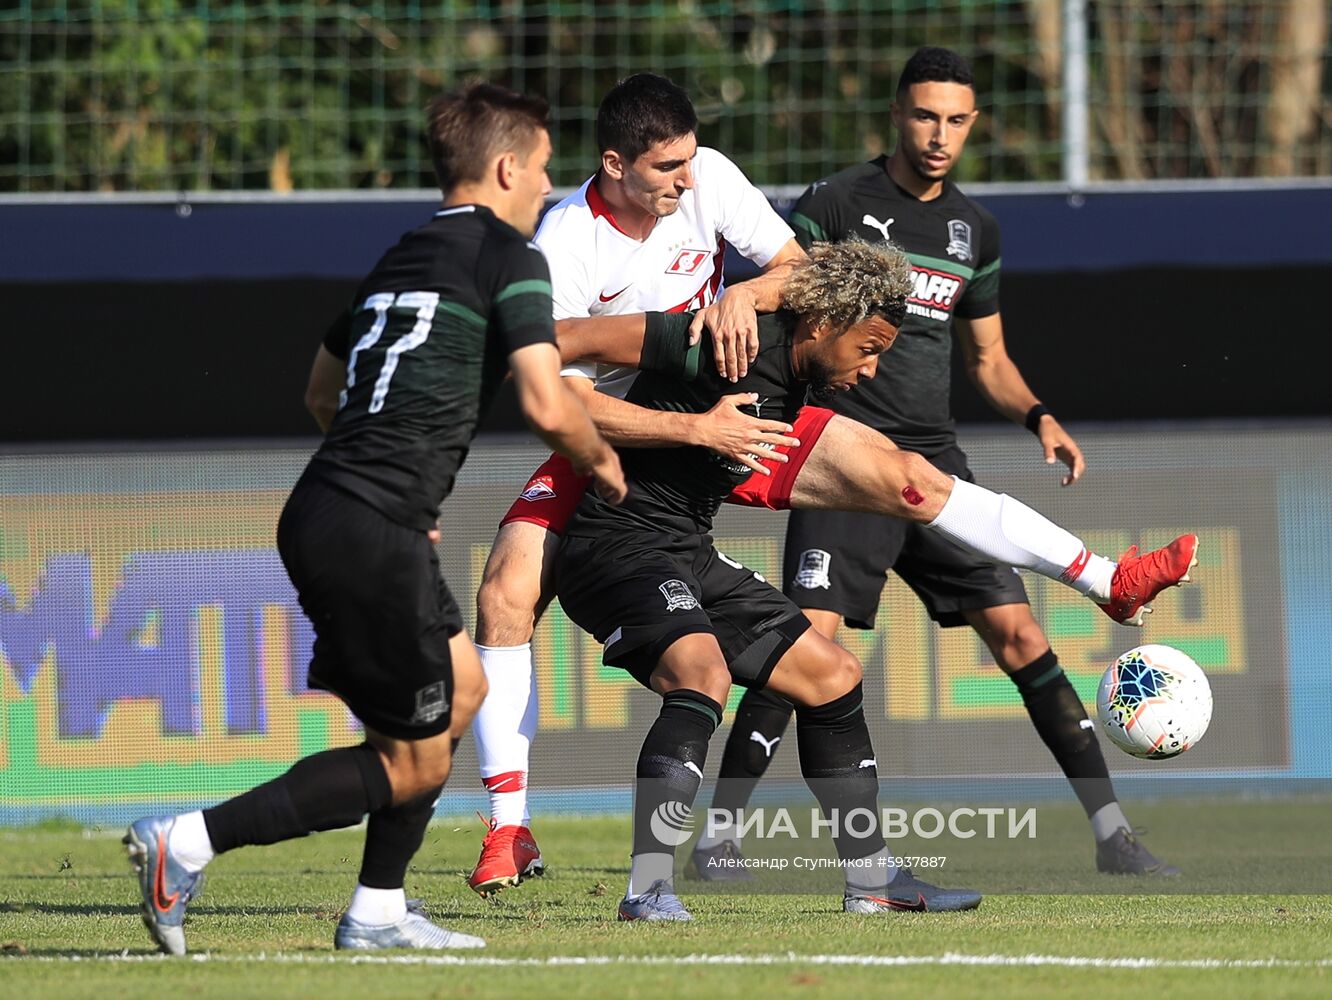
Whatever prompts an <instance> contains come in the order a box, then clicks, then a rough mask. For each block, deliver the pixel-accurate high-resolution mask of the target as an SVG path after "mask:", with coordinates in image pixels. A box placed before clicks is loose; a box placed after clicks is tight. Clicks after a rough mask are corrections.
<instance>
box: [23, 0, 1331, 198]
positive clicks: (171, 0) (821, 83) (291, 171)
mask: <svg viewBox="0 0 1332 1000" xmlns="http://www.w3.org/2000/svg"><path fill="white" fill-rule="evenodd" d="M11 2H12V0H11ZM1086 9H1087V11H1088V29H1089V35H1090V49H1091V60H1090V67H1089V68H1090V79H1091V90H1092V93H1091V125H1092V135H1091V138H1092V148H1091V164H1090V165H1091V173H1092V177H1093V178H1095V179H1107V178H1155V177H1166V178H1180V177H1248V176H1258V175H1267V176H1285V175H1311V174H1326V173H1332V116H1330V114H1329V110H1328V109H1329V105H1332V101H1329V96H1330V91H1332V79H1329V77H1330V74H1329V71H1328V66H1329V48H1328V20H1329V13H1328V2H1327V0H1266V2H1249V0H1199V2H1171V0H1105V2H1096V0H1089V2H1088V3H1087V4H1086ZM1061 11H1062V4H1061V2H1060V0H1007V2H1004V0H941V2H932V3H931V2H924V0H897V2H877V3H876V2H866V0H842V2H824V3H780V2H778V3H758V2H748V3H746V2H739V3H717V2H707V0H673V2H664V0H637V2H635V0H622V2H615V3H591V2H551V3H526V4H524V3H516V2H491V3H465V2H460V0H442V2H428V0H416V2H407V0H380V2H374V3H358V4H349V3H339V2H334V0H303V2H294V3H283V2H278V0H271V2H270V0H195V2H187V0H68V2H65V0H18V3H17V4H16V6H11V7H9V8H7V9H5V10H0V191H11V192H59V191H135V190H140V191H152V190H240V189H245V190H261V189H273V190H279V191H285V190H292V189H327V188H416V187H430V186H432V185H433V183H434V179H433V175H432V173H431V169H430V164H429V161H428V158H427V156H426V153H425V149H424V145H423V142H422V136H421V121H422V109H423V107H424V106H425V104H426V103H427V101H428V100H429V98H430V97H431V96H432V95H433V94H434V93H436V92H438V91H440V90H441V89H446V88H448V87H450V86H452V85H454V84H456V83H458V82H460V81H462V80H465V79H471V78H485V79H489V80H492V81H494V82H497V83H502V84H505V85H508V86H510V87H514V88H516V89H521V90H527V91H533V92H537V93H540V94H543V95H544V96H546V97H547V98H548V99H549V100H550V101H551V103H552V106H553V119H554V129H553V139H554V141H555V146H556V159H555V160H554V162H553V164H552V167H553V170H552V173H553V175H554V179H555V182H556V184H559V185H570V184H576V183H578V182H580V181H581V180H582V179H583V178H584V177H586V175H587V174H588V173H589V172H590V170H591V168H592V167H593V166H594V165H595V163H596V149H595V143H594V139H593V128H592V126H593V119H594V116H595V111H596V106H597V102H598V101H599V99H600V97H601V95H602V94H603V93H604V92H605V90H606V88H608V87H609V86H610V85H611V84H613V83H614V82H615V81H616V80H617V79H618V78H620V77H621V76H624V75H626V74H628V73H630V72H634V71H637V70H645V69H650V70H654V71H656V72H662V73H665V74H667V75H669V76H671V77H673V78H674V79H676V80H677V81H678V82H680V83H682V84H683V85H685V86H686V87H687V88H688V89H689V90H690V92H691V94H692V95H693V96H694V98H695V101H696V103H697V104H698V106H699V110H700V113H701V115H702V118H703V125H702V127H701V130H700V131H701V137H702V139H703V140H704V141H705V142H707V143H710V144H713V145H717V146H719V147H720V148H722V149H724V150H726V151H727V152H728V154H730V155H731V156H732V157H734V158H735V159H736V160H737V161H738V162H740V163H741V164H742V165H743V166H744V167H745V169H746V170H747V171H748V172H749V173H750V174H751V176H752V177H753V178H754V179H755V180H756V181H758V182H760V183H763V184H767V185H777V184H804V183H807V182H808V181H810V180H812V179H813V178H815V177H817V176H819V175H821V174H824V173H828V172H830V171H832V170H834V169H838V168H840V167H842V166H845V165H847V164H849V163H854V162H856V161H858V160H861V159H864V158H866V157H869V156H873V155H875V154H877V153H878V152H880V151H882V150H884V149H886V148H890V146H891V142H892V136H891V135H890V132H889V124H888V115H887V106H888V103H889V101H890V100H891V98H892V93H893V87H894V84H895V81H896V76H897V73H898V72H899V71H900V68H901V65H902V63H903V62H904V61H905V59H906V58H907V56H909V55H910V53H911V52H912V51H913V50H914V49H915V48H916V47H917V46H918V45H921V44H927V43H928V44H934V45H946V46H949V47H953V48H956V49H958V50H959V51H961V52H963V53H964V54H966V55H967V56H968V57H970V58H971V59H972V60H973V62H974V65H975V68H976V72H977V80H978V86H979V91H980V101H981V106H982V108H983V110H984V112H985V113H984V115H983V116H982V118H981V121H980V123H979V126H978V129H977V132H976V133H975V134H974V137H973V140H972V145H971V146H970V147H969V152H968V155H967V157H966V158H965V159H964V160H963V163H962V171H963V174H962V175H963V177H964V178H967V179H971V180H986V181H1026V180H1055V179H1058V178H1059V177H1060V175H1061V170H1062V166H1061V143H1060V125H1059V123H1060V111H1061V103H1062V100H1063V93H1062V89H1061V84H1060V80H1061V72H1062V46H1061V32H1062V27H1063V25H1062V14H1061Z"/></svg>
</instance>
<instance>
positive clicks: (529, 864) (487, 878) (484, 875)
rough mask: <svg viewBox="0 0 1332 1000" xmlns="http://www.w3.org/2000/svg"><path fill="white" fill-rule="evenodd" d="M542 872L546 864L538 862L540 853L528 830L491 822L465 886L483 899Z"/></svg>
mask: <svg viewBox="0 0 1332 1000" xmlns="http://www.w3.org/2000/svg"><path fill="white" fill-rule="evenodd" d="M545 870H546V863H545V862H544V861H542V860H541V850H540V849H539V848H538V847H537V843H536V838H535V837H533V836H532V831H531V830H529V829H528V828H527V827H525V826H496V825H495V823H494V821H493V820H492V821H491V824H490V832H489V833H487V834H486V839H485V840H484V841H482V842H481V857H479V858H478V859H477V862H476V867H475V868H474V869H472V874H471V876H470V877H469V878H468V879H467V884H468V885H470V886H471V887H472V888H473V889H475V890H476V891H477V892H479V893H480V894H481V895H482V896H489V895H490V894H491V893H493V892H499V891H500V890H501V889H503V888H504V887H505V886H516V885H519V884H520V883H521V882H522V881H523V879H526V878H530V877H531V876H533V875H541V874H543V873H544V872H545Z"/></svg>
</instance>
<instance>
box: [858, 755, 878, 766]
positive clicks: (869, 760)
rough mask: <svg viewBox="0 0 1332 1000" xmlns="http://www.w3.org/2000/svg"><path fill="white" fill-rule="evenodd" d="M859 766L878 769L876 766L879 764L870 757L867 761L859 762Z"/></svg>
mask: <svg viewBox="0 0 1332 1000" xmlns="http://www.w3.org/2000/svg"><path fill="white" fill-rule="evenodd" d="M860 766H861V767H878V766H879V762H878V761H877V760H875V759H874V758H873V757H870V758H869V759H867V760H862V761H861V762H860Z"/></svg>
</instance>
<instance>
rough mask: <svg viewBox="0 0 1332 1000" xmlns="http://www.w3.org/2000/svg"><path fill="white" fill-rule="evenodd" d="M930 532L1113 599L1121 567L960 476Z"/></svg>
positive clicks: (1028, 511) (997, 559) (1102, 598)
mask: <svg viewBox="0 0 1332 1000" xmlns="http://www.w3.org/2000/svg"><path fill="white" fill-rule="evenodd" d="M925 527H927V528H930V529H932V530H934V531H937V532H939V534H941V535H943V536H944V537H945V538H947V539H948V540H949V541H952V542H956V543H957V544H958V545H961V546H963V547H964V548H967V549H970V550H971V551H972V552H975V553H977V554H979V555H982V556H984V557H985V558H987V559H993V560H994V561H995V562H998V563H1002V564H1004V565H1005V566H1016V567H1019V568H1021V569H1029V570H1031V571H1033V572H1035V573H1039V574H1041V576H1046V577H1049V578H1050V579H1051V580H1057V581H1059V582H1060V583H1063V584H1067V585H1068V586H1070V587H1072V588H1073V589H1074V590H1076V591H1077V592H1078V593H1079V594H1085V595H1086V596H1087V597H1090V598H1091V599H1092V600H1093V601H1096V602H1097V603H1099V604H1105V603H1106V602H1108V601H1109V600H1110V578H1111V577H1113V576H1114V573H1115V566H1116V564H1115V562H1114V561H1113V560H1110V559H1106V558H1105V557H1104V556H1098V555H1096V554H1095V553H1094V552H1090V551H1088V549H1087V546H1085V545H1083V544H1082V539H1080V538H1078V537H1077V536H1076V535H1074V534H1072V533H1070V532H1068V531H1065V530H1064V529H1063V528H1061V527H1059V525H1057V524H1055V523H1054V522H1053V521H1050V520H1048V519H1046V518H1045V517H1043V516H1042V515H1040V514H1038V513H1036V511H1034V510H1032V509H1031V508H1030V507H1028V506H1027V505H1026V504H1024V503H1023V502H1022V501H1021V500H1014V499H1013V498H1012V497H1010V496H1008V495H1007V494H1004V493H994V492H992V491H991V490H987V489H985V487H983V486H977V485H976V484H975V483H968V482H964V481H963V480H961V479H958V478H957V477H956V476H955V477H953V492H952V494H951V495H949V497H948V500H947V502H946V503H945V504H944V505H943V510H941V511H939V516H938V517H936V518H935V519H934V520H933V521H931V522H930V523H929V524H927V525H925Z"/></svg>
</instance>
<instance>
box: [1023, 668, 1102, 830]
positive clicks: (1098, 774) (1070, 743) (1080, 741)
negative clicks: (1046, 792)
mask: <svg viewBox="0 0 1332 1000" xmlns="http://www.w3.org/2000/svg"><path fill="white" fill-rule="evenodd" d="M1012 680H1013V683H1014V684H1016V685H1017V689H1018V691H1019V692H1021V694H1022V703H1023V704H1024V705H1026V706H1027V714H1028V715H1030V716H1031V723H1032V725H1033V726H1035V727H1036V732H1037V733H1039V734H1040V737H1041V739H1042V740H1043V741H1044V742H1045V745H1046V746H1047V747H1049V748H1050V753H1052V754H1054V759H1055V760H1056V761H1058V762H1059V767H1060V768H1061V769H1062V770H1063V772H1064V775H1065V777H1067V778H1068V783H1069V784H1070V785H1072V786H1073V793H1074V794H1075V795H1077V797H1078V801H1079V802H1081V803H1082V808H1083V809H1084V810H1086V812H1087V815H1088V816H1091V815H1092V814H1093V813H1095V812H1096V811H1097V810H1098V809H1100V808H1101V807H1102V806H1106V805H1109V804H1110V803H1111V802H1114V801H1115V789H1114V785H1113V784H1112V783H1111V781H1110V771H1109V770H1108V769H1107V768H1106V766H1105V757H1103V756H1102V755H1101V744H1100V743H1099V742H1097V740H1096V731H1095V730H1094V729H1093V728H1092V723H1091V720H1090V719H1088V718H1087V711H1086V709H1084V708H1083V707H1082V699H1080V698H1079V697H1078V694H1077V692H1076V691H1074V690H1073V685H1072V684H1070V683H1069V682H1068V677H1067V675H1065V673H1064V670H1063V668H1062V667H1060V666H1059V660H1058V658H1057V657H1056V656H1055V654H1054V650H1047V651H1046V652H1045V654H1044V655H1043V656H1040V657H1038V658H1037V659H1035V660H1033V661H1032V662H1031V663H1028V664H1027V665H1026V666H1025V667H1022V668H1021V669H1020V670H1015V671H1014V672H1013V674H1012Z"/></svg>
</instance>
